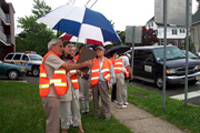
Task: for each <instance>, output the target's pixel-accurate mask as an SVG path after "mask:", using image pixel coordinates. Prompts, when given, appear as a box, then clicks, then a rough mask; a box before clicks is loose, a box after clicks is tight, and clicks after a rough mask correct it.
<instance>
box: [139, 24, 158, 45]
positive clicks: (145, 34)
mask: <svg viewBox="0 0 200 133" xmlns="http://www.w3.org/2000/svg"><path fill="white" fill-rule="evenodd" d="M158 41H159V40H158V38H157V31H155V30H153V29H146V28H145V26H143V27H142V44H143V45H153V44H154V43H156V42H158Z"/></svg>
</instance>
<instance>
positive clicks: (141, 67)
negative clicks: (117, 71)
mask: <svg viewBox="0 0 200 133" xmlns="http://www.w3.org/2000/svg"><path fill="white" fill-rule="evenodd" d="M163 49H164V47H163V46H141V47H135V48H134V70H133V74H134V78H135V79H140V80H144V81H147V82H152V83H155V84H156V85H157V87H158V88H162V85H163V80H162V79H163V64H164V62H163ZM166 51H167V53H166V81H167V83H169V84H178V83H184V81H185V66H186V58H185V54H184V53H183V52H182V51H181V50H180V49H179V48H178V47H176V46H167V47H166ZM129 53H131V51H129ZM188 64H189V67H188V81H189V82H190V83H193V84H195V83H196V82H197V81H198V79H199V76H200V69H199V68H200V67H199V65H200V63H199V61H196V60H192V59H189V61H188Z"/></svg>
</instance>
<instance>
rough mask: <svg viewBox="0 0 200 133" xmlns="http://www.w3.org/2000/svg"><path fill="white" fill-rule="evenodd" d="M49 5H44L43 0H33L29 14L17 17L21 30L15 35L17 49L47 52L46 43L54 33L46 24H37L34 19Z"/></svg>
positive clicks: (47, 9)
mask: <svg viewBox="0 0 200 133" xmlns="http://www.w3.org/2000/svg"><path fill="white" fill-rule="evenodd" d="M50 10H51V7H49V6H48V5H46V3H45V2H44V0H34V5H33V9H32V14H33V15H31V16H25V17H22V18H19V19H18V22H19V25H18V27H20V28H21V29H22V32H21V33H19V34H18V36H16V50H17V51H21V52H23V51H36V52H37V53H39V54H41V55H44V54H45V53H46V52H47V43H48V42H49V41H50V40H51V39H52V38H55V35H54V34H53V32H52V31H51V30H50V29H47V27H46V25H44V24H38V23H37V22H36V20H37V19H38V18H39V17H41V16H43V15H44V14H47V13H48V12H49V11H50Z"/></svg>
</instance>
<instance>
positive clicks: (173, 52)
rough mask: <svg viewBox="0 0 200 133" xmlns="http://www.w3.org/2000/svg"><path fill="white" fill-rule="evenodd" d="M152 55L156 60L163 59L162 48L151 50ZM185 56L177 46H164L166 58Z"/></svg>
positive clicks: (172, 58) (173, 58)
mask: <svg viewBox="0 0 200 133" xmlns="http://www.w3.org/2000/svg"><path fill="white" fill-rule="evenodd" d="M153 53H154V56H155V58H156V60H157V61H163V48H157V49H154V50H153ZM182 58H185V55H184V53H183V52H182V51H181V50H180V49H179V48H177V47H167V48H166V60H175V59H182Z"/></svg>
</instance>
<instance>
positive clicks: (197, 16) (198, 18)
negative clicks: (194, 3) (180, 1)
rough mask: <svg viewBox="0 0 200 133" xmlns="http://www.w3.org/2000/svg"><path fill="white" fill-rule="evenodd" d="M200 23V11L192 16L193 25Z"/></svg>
mask: <svg viewBox="0 0 200 133" xmlns="http://www.w3.org/2000/svg"><path fill="white" fill-rule="evenodd" d="M198 22H200V9H199V10H198V11H197V12H196V13H195V14H194V15H192V23H198Z"/></svg>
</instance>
